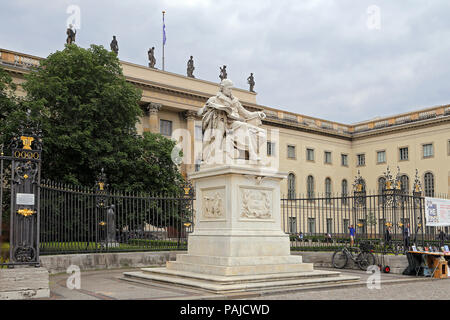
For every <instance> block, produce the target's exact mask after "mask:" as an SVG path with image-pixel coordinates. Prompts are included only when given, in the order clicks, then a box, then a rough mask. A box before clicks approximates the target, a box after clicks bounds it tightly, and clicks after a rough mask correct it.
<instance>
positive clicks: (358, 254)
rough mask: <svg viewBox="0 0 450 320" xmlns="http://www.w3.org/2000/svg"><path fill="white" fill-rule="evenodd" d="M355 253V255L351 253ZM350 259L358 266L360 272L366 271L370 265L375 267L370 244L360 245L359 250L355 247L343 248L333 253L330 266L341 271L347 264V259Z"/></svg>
mask: <svg viewBox="0 0 450 320" xmlns="http://www.w3.org/2000/svg"><path fill="white" fill-rule="evenodd" d="M353 251H355V253H353ZM349 258H350V259H352V260H353V262H354V263H356V264H358V266H359V268H360V269H361V270H364V271H366V270H367V268H368V267H369V266H371V265H375V261H376V259H375V256H374V255H373V253H372V252H371V246H370V244H361V245H360V249H359V248H356V247H351V248H350V249H349V248H348V247H343V248H342V249H338V250H336V251H335V252H334V253H333V257H332V264H333V267H335V268H337V269H343V268H345V266H346V265H347V263H348V259H349Z"/></svg>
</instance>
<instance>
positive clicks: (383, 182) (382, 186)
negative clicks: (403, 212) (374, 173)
mask: <svg viewBox="0 0 450 320" xmlns="http://www.w3.org/2000/svg"><path fill="white" fill-rule="evenodd" d="M385 188H386V178H384V177H380V178H378V196H379V199H380V200H379V203H380V204H384V203H385V202H386V198H385V197H384V195H383V192H384V190H385Z"/></svg>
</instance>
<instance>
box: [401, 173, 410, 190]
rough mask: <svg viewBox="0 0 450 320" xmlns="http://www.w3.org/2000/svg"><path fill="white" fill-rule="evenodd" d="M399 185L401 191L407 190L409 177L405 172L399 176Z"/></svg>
mask: <svg viewBox="0 0 450 320" xmlns="http://www.w3.org/2000/svg"><path fill="white" fill-rule="evenodd" d="M400 187H401V189H402V192H404V193H408V192H409V177H408V176H407V175H406V174H404V175H402V176H401V177H400Z"/></svg>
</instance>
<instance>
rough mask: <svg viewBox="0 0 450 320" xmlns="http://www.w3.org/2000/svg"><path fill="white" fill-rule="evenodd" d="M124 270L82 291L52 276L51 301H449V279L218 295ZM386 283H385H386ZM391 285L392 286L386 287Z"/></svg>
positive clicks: (89, 275) (103, 275)
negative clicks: (126, 275) (133, 278)
mask: <svg viewBox="0 0 450 320" xmlns="http://www.w3.org/2000/svg"><path fill="white" fill-rule="evenodd" d="M125 271H136V269H116V270H99V271H89V272H82V273H81V289H80V290H70V289H68V288H67V285H66V281H67V279H68V277H69V275H68V274H58V275H51V276H50V291H51V296H50V299H51V300H123V299H133V300H197V299H222V300H230V299H245V300H247V299H265V300H272V299H275V300H297V299H298V300H304V299H308V300H336V299H338V300H342V299H344V300H356V299H369V300H371V299H374V300H386V299H435V300H436V299H449V298H450V279H445V280H433V279H425V278H416V277H408V276H402V275H394V274H381V289H380V290H377V289H373V290H369V289H368V288H367V286H366V279H367V277H369V276H370V274H367V273H365V272H363V271H358V270H341V271H342V272H343V273H344V274H354V275H358V276H360V277H361V280H360V281H359V283H357V285H356V286H355V285H352V286H348V285H339V284H338V285H335V286H334V287H333V288H321V287H316V288H308V289H303V290H300V291H299V290H298V289H287V290H282V291H279V292H278V293H276V292H271V293H267V292H265V293H261V292H252V293H248V294H247V293H245V294H242V293H240V294H234V295H232V294H229V295H216V294H212V293H209V292H206V291H202V290H199V289H192V288H187V287H181V286H176V285H171V284H163V283H158V282H150V281H148V282H130V281H125V280H122V278H123V276H122V273H123V272H125ZM383 283H386V284H383ZM387 283H389V284H387Z"/></svg>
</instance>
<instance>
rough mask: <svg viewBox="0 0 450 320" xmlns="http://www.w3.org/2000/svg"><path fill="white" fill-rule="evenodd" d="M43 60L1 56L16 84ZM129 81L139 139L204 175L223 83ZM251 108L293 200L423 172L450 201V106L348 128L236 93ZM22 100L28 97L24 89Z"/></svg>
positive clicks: (131, 68)
mask: <svg viewBox="0 0 450 320" xmlns="http://www.w3.org/2000/svg"><path fill="white" fill-rule="evenodd" d="M41 59H42V58H40V57H35V56H31V55H27V54H23V53H18V52H13V51H10V50H5V49H0V64H1V66H2V67H3V68H4V69H6V70H7V71H9V72H10V74H11V75H12V77H13V80H14V82H15V83H17V84H19V85H20V83H22V82H23V81H24V77H23V76H24V74H26V73H28V72H30V67H32V66H37V65H39V61H40V60H41ZM121 64H122V68H123V73H124V76H125V77H126V79H127V81H128V82H130V83H132V84H133V85H135V86H136V87H138V88H140V89H141V90H142V98H141V102H140V104H141V106H142V109H143V110H144V116H143V117H142V119H141V121H140V122H139V123H138V124H137V129H138V132H140V133H142V132H144V131H151V132H159V133H162V134H164V135H166V136H169V137H172V138H174V139H176V140H177V141H179V142H180V145H181V146H182V147H183V151H184V153H185V154H186V155H185V158H184V163H183V164H181V170H182V171H183V173H185V174H186V173H187V174H188V173H189V172H192V171H194V170H196V169H198V165H196V164H199V161H200V159H201V119H200V118H199V117H198V116H197V110H198V109H199V108H201V107H202V106H203V105H204V103H205V102H206V100H207V99H208V98H209V97H211V96H213V95H215V94H216V92H217V91H218V83H213V82H209V81H204V80H201V79H195V78H189V77H186V76H183V75H179V74H174V73H170V72H167V71H161V70H157V69H151V68H148V67H146V66H141V65H137V64H133V63H130V62H125V61H121ZM233 92H234V95H235V96H236V97H238V98H239V99H240V101H241V103H242V104H243V106H244V107H245V108H247V109H249V110H260V111H264V112H265V113H266V115H267V118H266V119H265V120H264V121H263V126H264V127H265V128H266V129H267V130H268V132H269V137H268V141H269V142H268V146H267V147H268V151H267V153H268V159H269V160H271V161H272V163H273V164H276V165H277V166H278V167H279V170H280V171H282V172H287V173H289V174H290V176H289V179H286V181H284V182H283V183H282V193H284V194H285V195H289V194H290V195H297V196H298V195H299V194H300V195H303V196H306V195H307V194H308V193H314V194H315V195H320V194H326V193H332V194H341V193H342V192H343V191H345V192H347V193H349V192H351V191H352V184H353V181H354V178H355V176H356V175H357V174H358V171H359V172H360V175H361V176H362V177H363V178H364V180H365V183H366V189H367V190H372V191H374V192H376V191H377V190H378V188H379V186H378V181H379V178H380V177H382V176H383V173H384V172H385V171H386V168H387V166H389V168H390V170H391V173H393V174H394V175H396V174H397V167H399V168H400V174H401V175H402V176H406V177H407V178H404V179H405V180H404V181H405V186H404V187H405V188H406V189H408V190H410V189H411V188H412V185H413V181H414V177H415V174H416V169H417V170H418V173H419V177H420V181H421V184H422V187H423V189H424V191H425V195H429V196H435V197H439V196H443V197H449V196H450V105H444V106H436V107H430V108H424V109H421V110H412V111H411V112H408V113H403V114H399V115H396V116H391V117H386V118H377V119H376V120H368V121H362V122H360V123H358V124H343V123H337V122H334V121H331V120H325V119H317V118H314V117H310V116H307V115H303V114H296V113H292V112H287V111H284V110H280V109H277V108H274V107H269V106H263V105H260V104H258V103H257V99H256V98H257V95H256V93H253V92H249V91H247V90H242V89H238V88H236V89H234V91H233ZM18 93H19V94H21V95H23V94H24V92H23V90H22V89H21V87H20V86H19V87H18Z"/></svg>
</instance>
